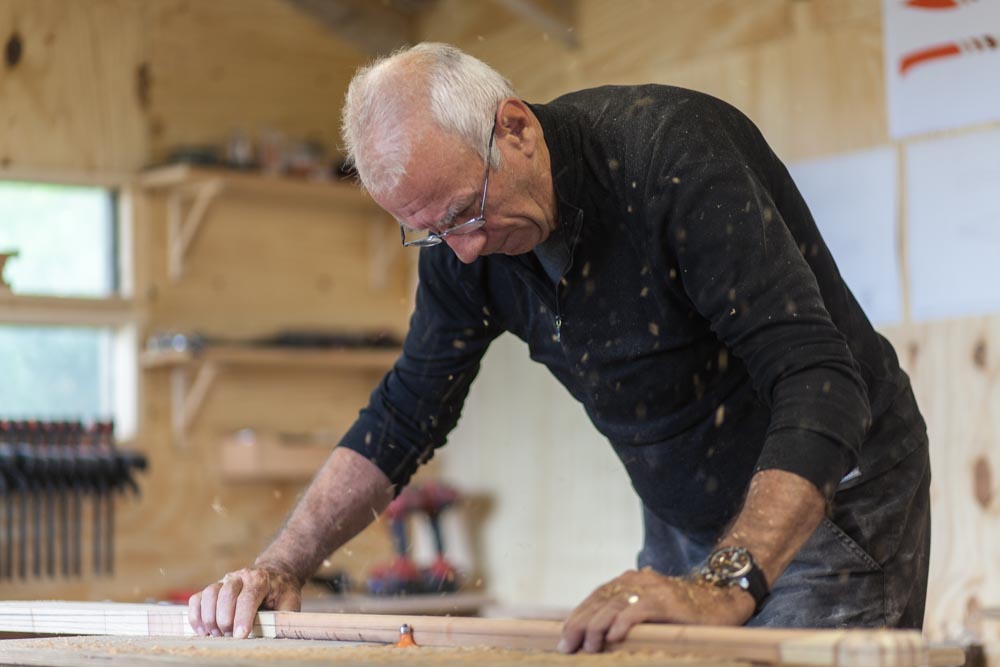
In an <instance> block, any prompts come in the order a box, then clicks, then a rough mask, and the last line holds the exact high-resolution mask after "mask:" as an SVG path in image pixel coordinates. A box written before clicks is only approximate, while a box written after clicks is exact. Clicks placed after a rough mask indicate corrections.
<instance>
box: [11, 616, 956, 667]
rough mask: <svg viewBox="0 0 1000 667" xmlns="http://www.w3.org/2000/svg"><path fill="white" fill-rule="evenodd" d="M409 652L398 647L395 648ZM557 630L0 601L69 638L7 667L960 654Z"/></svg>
mask: <svg viewBox="0 0 1000 667" xmlns="http://www.w3.org/2000/svg"><path fill="white" fill-rule="evenodd" d="M401 628H403V629H405V630H406V631H407V634H406V638H408V639H412V640H413V641H415V642H416V644H417V645H416V646H407V647H404V648H397V647H395V646H394V644H395V643H396V642H397V641H399V639H400V637H401ZM561 628H562V624H561V623H560V622H558V621H528V620H518V619H485V618H455V617H441V616H419V615H396V616H387V615H381V616H380V615H367V614H330V613H309V612H263V611H262V612H258V614H257V619H256V623H255V625H254V629H253V637H252V638H251V639H246V640H233V639H226V638H202V637H195V636H192V635H193V634H194V633H193V631H192V629H191V627H190V626H189V625H188V623H187V609H186V607H183V606H179V605H139V604H117V603H83V602H0V633H2V632H14V633H22V635H39V634H44V635H74V636H55V637H53V636H50V637H32V638H20V639H6V640H2V641H0V664H13V665H58V666H62V665H67V666H71V665H94V664H111V665H115V664H122V665H164V664H174V665H178V664H183V665H220V664H227V665H274V664H281V665H288V664H292V665H320V664H322V665H340V664H365V665H402V664H406V665H410V666H411V667H412V665H414V664H430V665H458V664H469V663H476V664H477V665H480V666H482V667H492V666H495V665H496V666H499V665H524V664H543V665H548V664H555V665H559V664H586V665H618V664H625V665H653V664H656V665H664V664H665V665H671V666H678V667H744V666H747V665H750V664H754V665H768V666H770V667H782V666H786V665H797V666H809V667H957V666H958V665H961V664H962V663H963V661H964V654H963V653H962V651H961V650H958V649H954V648H945V647H936V646H932V645H930V644H928V642H926V641H925V640H924V638H923V637H921V636H920V634H919V633H917V632H913V631H899V630H796V629H781V628H761V629H751V628H721V627H719V628H712V627H697V626H681V625H666V624H643V625H640V626H636V627H635V628H633V629H632V630H631V631H630V632H629V635H628V637H627V638H626V639H625V640H624V641H623V642H620V643H617V644H613V645H610V646H609V647H608V650H609V651H614V652H613V653H607V654H601V655H597V656H593V655H575V656H564V655H560V654H557V653H555V652H554V651H553V648H554V646H555V645H556V643H557V641H558V639H559V636H560V634H561Z"/></svg>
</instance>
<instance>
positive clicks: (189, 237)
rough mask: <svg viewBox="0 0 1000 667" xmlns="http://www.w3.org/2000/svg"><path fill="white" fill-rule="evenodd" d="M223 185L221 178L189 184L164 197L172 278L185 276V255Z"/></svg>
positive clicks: (168, 268)
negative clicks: (165, 198) (166, 197)
mask: <svg viewBox="0 0 1000 667" xmlns="http://www.w3.org/2000/svg"><path fill="white" fill-rule="evenodd" d="M224 185H225V184H224V182H223V180H222V179H221V178H213V179H209V180H205V181H201V182H199V183H192V184H191V185H190V186H189V187H188V188H185V189H183V190H177V191H175V192H172V193H171V194H170V196H169V198H168V199H167V272H168V275H169V276H170V280H171V281H173V282H177V281H178V280H180V279H181V276H183V275H184V258H185V257H186V256H187V254H188V251H189V250H190V249H191V244H192V243H194V240H195V237H197V235H198V231H199V230H200V229H201V226H202V223H203V222H204V221H205V215H206V214H207V213H208V209H209V207H210V206H211V205H212V201H213V200H215V198H216V197H218V196H219V194H220V193H221V192H222V190H223V187H224ZM189 202H190V206H189Z"/></svg>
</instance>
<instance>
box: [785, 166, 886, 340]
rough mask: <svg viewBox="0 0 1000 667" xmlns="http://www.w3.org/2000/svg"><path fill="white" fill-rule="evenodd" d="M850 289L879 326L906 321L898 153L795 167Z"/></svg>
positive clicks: (818, 223) (795, 176)
mask: <svg viewBox="0 0 1000 667" xmlns="http://www.w3.org/2000/svg"><path fill="white" fill-rule="evenodd" d="M789 171H790V172H791V174H792V178H794V179H795V183H796V184H797V185H798V187H799V191H800V192H801V193H802V196H803V197H804V198H805V200H806V203H807V204H809V209H810V210H811V211H812V214H813V218H815V219H816V225H817V226H818V227H819V231H820V233H821V234H822V235H823V239H824V240H825V241H826V244H827V246H828V247H829V248H830V252H831V253H832V254H833V258H834V260H835V261H836V262H837V266H838V268H839V269H840V273H841V275H842V276H843V278H844V280H845V282H847V285H848V287H850V288H851V292H853V293H854V296H855V298H856V299H857V300H858V302H859V303H860V304H861V307H862V308H864V311H865V313H866V314H867V315H868V318H869V319H870V320H871V321H872V322H873V323H874V324H876V325H888V324H893V323H896V322H899V321H900V320H901V319H902V316H903V308H902V287H901V282H900V277H899V274H900V271H899V269H900V266H899V255H898V252H897V244H896V221H897V218H898V215H897V213H898V212H897V205H896V154H895V151H894V150H893V149H892V148H879V149H876V150H871V151H864V152H860V153H851V154H848V155H839V156H835V157H829V158H823V159H820V160H811V161H807V162H799V163H797V164H792V165H789Z"/></svg>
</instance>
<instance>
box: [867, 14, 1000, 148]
mask: <svg viewBox="0 0 1000 667" xmlns="http://www.w3.org/2000/svg"><path fill="white" fill-rule="evenodd" d="M883 7H884V12H883V22H882V25H883V31H884V35H885V49H884V53H885V80H886V87H887V90H886V98H887V103H888V109H889V134H890V135H891V136H892V137H893V138H899V137H905V136H910V135H914V134H920V133H925V132H930V131H933V130H940V129H946V128H953V127H961V126H964V125H971V124H975V123H984V122H988V121H993V120H998V119H1000V0H883Z"/></svg>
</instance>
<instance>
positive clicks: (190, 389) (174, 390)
mask: <svg viewBox="0 0 1000 667" xmlns="http://www.w3.org/2000/svg"><path fill="white" fill-rule="evenodd" d="M218 376H219V365H218V364H216V363H214V362H211V361H205V362H202V363H201V365H200V366H199V367H198V370H197V372H196V373H195V376H194V381H193V382H191V380H190V377H191V371H190V369H189V368H188V367H186V366H177V367H175V368H174V369H173V370H172V371H171V374H170V393H171V396H170V404H171V410H172V414H171V423H172V425H173V431H174V442H175V444H176V445H177V446H178V447H180V448H181V449H184V448H186V447H187V436H188V432H189V431H190V429H191V425H192V424H193V423H194V420H195V419H196V418H197V417H198V413H199V412H201V408H202V406H203V405H204V404H205V398H206V397H207V396H208V392H209V390H210V389H211V388H212V385H213V384H214V383H215V379H216V378H217V377H218Z"/></svg>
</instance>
